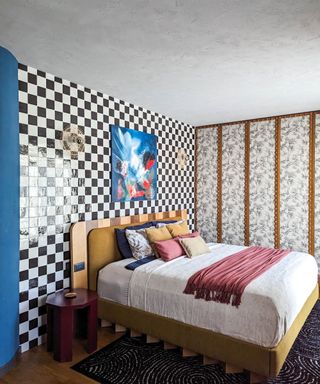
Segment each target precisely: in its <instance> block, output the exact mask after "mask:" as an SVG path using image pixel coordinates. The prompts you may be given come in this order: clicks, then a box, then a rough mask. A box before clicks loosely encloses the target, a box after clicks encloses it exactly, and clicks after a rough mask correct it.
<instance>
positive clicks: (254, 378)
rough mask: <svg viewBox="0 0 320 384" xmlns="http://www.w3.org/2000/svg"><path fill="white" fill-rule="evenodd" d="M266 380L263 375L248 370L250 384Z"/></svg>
mask: <svg viewBox="0 0 320 384" xmlns="http://www.w3.org/2000/svg"><path fill="white" fill-rule="evenodd" d="M266 382H267V378H266V377H265V376H261V375H258V374H257V373H254V372H250V384H263V383H266Z"/></svg>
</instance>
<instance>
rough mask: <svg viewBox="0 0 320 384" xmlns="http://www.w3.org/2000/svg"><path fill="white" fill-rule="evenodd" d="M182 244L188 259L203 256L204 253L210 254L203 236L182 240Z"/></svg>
mask: <svg viewBox="0 0 320 384" xmlns="http://www.w3.org/2000/svg"><path fill="white" fill-rule="evenodd" d="M180 244H181V245H182V247H183V249H184V250H185V252H186V254H187V256H188V257H194V256H198V255H203V254H204V253H209V252H210V248H209V247H208V246H207V244H206V243H205V241H204V240H203V238H202V237H201V236H197V237H189V238H185V239H180Z"/></svg>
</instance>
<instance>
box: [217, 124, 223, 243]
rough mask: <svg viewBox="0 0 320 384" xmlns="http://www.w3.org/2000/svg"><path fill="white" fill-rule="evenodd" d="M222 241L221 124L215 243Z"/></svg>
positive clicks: (220, 130) (219, 130)
mask: <svg viewBox="0 0 320 384" xmlns="http://www.w3.org/2000/svg"><path fill="white" fill-rule="evenodd" d="M221 242H222V126H221V125H219V126H218V156H217V243H221Z"/></svg>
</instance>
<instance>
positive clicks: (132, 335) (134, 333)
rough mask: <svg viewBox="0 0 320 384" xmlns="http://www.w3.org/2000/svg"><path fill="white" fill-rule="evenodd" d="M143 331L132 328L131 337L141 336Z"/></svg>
mask: <svg viewBox="0 0 320 384" xmlns="http://www.w3.org/2000/svg"><path fill="white" fill-rule="evenodd" d="M140 336H142V333H140V332H137V331H135V330H134V329H130V337H140Z"/></svg>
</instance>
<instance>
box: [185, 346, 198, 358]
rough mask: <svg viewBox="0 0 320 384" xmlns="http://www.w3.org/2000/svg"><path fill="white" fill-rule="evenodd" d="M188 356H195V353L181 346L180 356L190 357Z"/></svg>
mask: <svg viewBox="0 0 320 384" xmlns="http://www.w3.org/2000/svg"><path fill="white" fill-rule="evenodd" d="M190 356H197V353H196V352H193V351H190V349H186V348H183V349H182V357H190Z"/></svg>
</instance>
